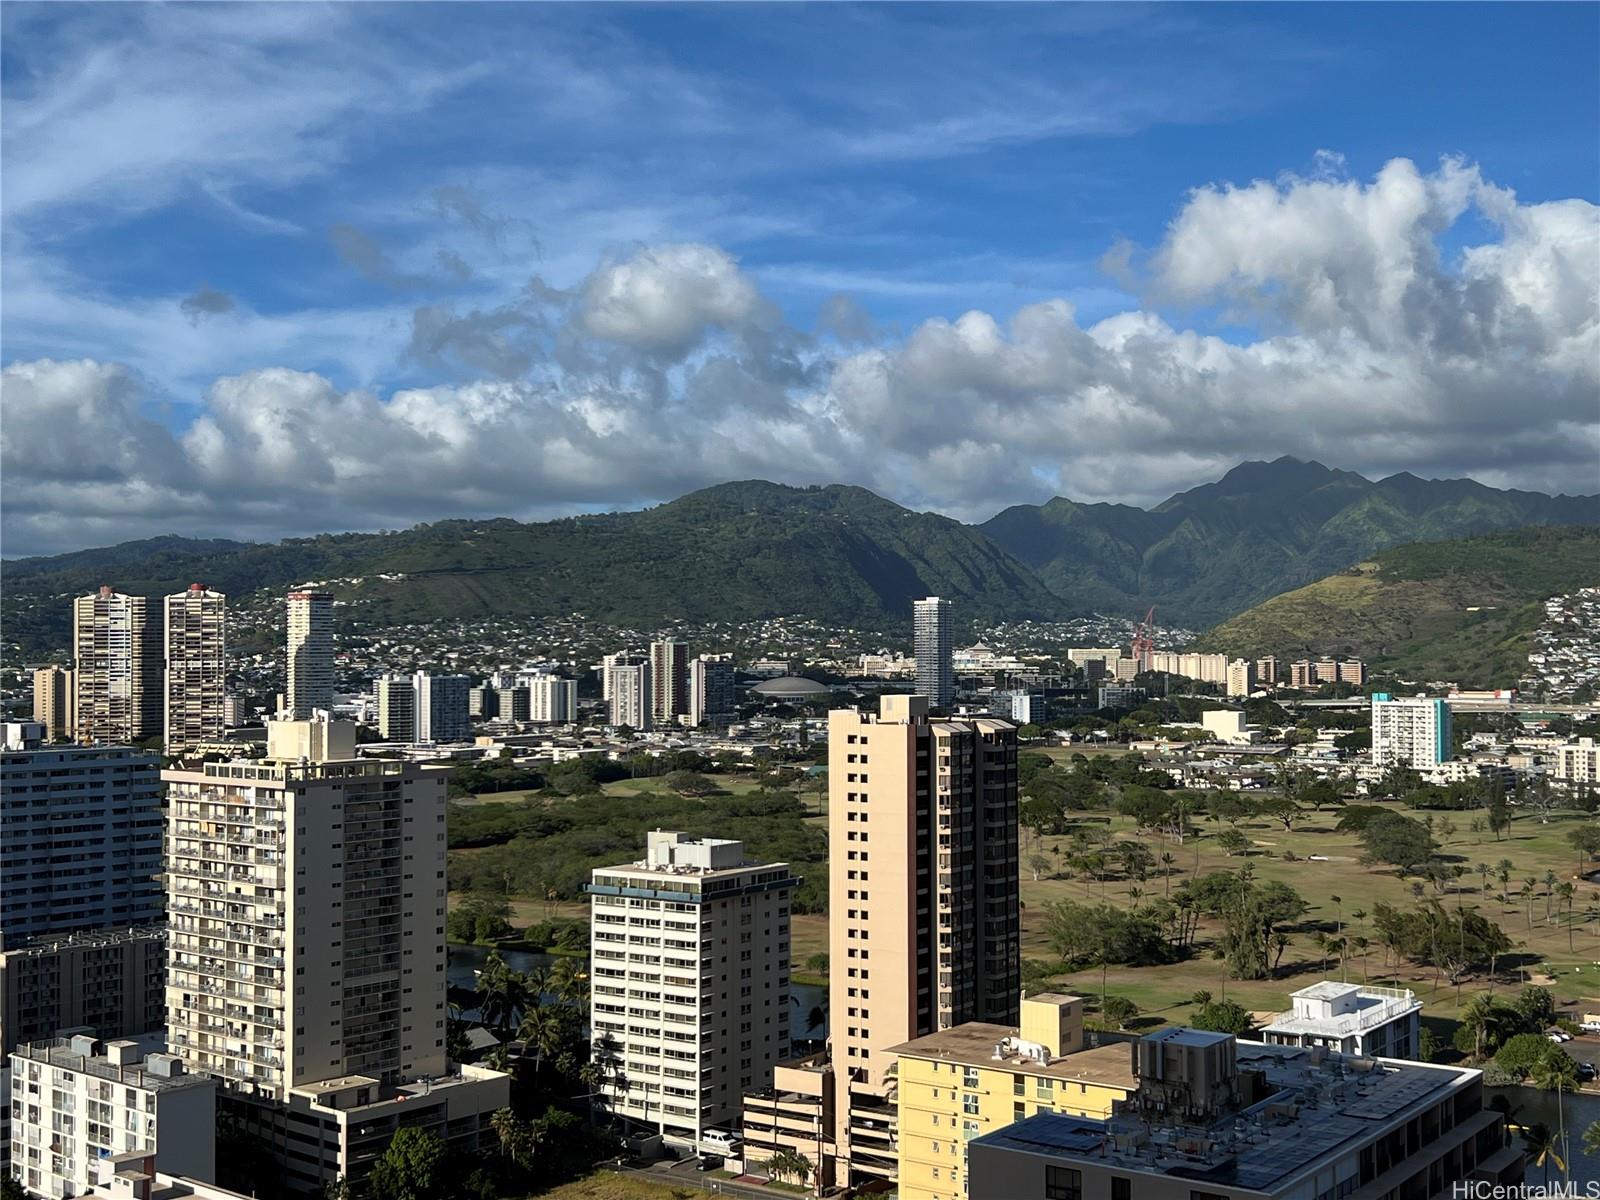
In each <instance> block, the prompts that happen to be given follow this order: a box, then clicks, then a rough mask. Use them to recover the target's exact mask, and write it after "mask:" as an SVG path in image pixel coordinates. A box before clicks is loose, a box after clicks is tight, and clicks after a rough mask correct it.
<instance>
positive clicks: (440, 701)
mask: <svg viewBox="0 0 1600 1200" xmlns="http://www.w3.org/2000/svg"><path fill="white" fill-rule="evenodd" d="M411 686H412V689H413V690H414V691H415V692H416V695H417V734H416V739H417V741H419V742H430V743H439V744H444V743H449V742H464V741H466V740H467V739H469V738H470V737H471V736H472V716H471V699H472V697H471V692H472V680H471V679H469V678H467V676H465V675H430V674H429V673H428V672H426V671H418V672H417V673H416V674H415V675H413V676H412V677H411Z"/></svg>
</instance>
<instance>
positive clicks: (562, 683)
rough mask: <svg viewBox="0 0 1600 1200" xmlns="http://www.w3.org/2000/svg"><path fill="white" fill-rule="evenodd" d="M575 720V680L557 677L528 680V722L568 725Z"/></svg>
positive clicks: (576, 696)
mask: <svg viewBox="0 0 1600 1200" xmlns="http://www.w3.org/2000/svg"><path fill="white" fill-rule="evenodd" d="M577 719H578V681H577V680H575V679H563V678H561V676H559V675H534V676H532V677H531V678H530V679H529V680H528V720H530V721H537V722H539V723H541V724H545V725H570V724H572V722H573V721H575V720H577Z"/></svg>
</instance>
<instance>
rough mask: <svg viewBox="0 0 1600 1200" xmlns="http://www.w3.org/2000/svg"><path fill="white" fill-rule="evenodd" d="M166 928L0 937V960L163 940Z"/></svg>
mask: <svg viewBox="0 0 1600 1200" xmlns="http://www.w3.org/2000/svg"><path fill="white" fill-rule="evenodd" d="M166 936H167V927H166V926H165V925H130V926H128V927H126V928H118V929H80V930H77V931H75V932H73V933H36V934H34V935H33V936H32V937H26V938H16V939H11V938H4V937H0V958H3V957H4V956H5V955H8V954H16V955H41V954H54V953H56V952H58V951H61V950H68V949H73V948H77V947H83V948H87V949H97V948H102V947H105V946H120V945H122V944H124V943H126V942H141V941H164V940H165V939H166Z"/></svg>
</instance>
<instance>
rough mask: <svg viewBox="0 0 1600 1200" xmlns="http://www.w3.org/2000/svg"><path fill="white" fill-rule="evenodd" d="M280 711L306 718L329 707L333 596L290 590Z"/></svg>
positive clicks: (331, 691) (295, 717) (331, 670)
mask: <svg viewBox="0 0 1600 1200" xmlns="http://www.w3.org/2000/svg"><path fill="white" fill-rule="evenodd" d="M288 616H289V633H288V661H287V666H286V673H285V679H284V690H283V707H284V714H285V715H286V716H289V717H291V718H294V719H296V720H302V721H303V720H306V719H307V718H309V717H310V716H311V714H312V713H313V712H316V711H317V710H318V709H322V710H328V709H331V708H332V707H333V597H332V596H330V595H328V593H326V592H290V593H289V596H288Z"/></svg>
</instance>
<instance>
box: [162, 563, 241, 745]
mask: <svg viewBox="0 0 1600 1200" xmlns="http://www.w3.org/2000/svg"><path fill="white" fill-rule="evenodd" d="M227 609H228V598H227V597H226V596H224V595H223V594H222V593H221V592H212V591H207V590H206V588H205V586H204V585H202V584H198V583H191V584H190V585H189V588H188V590H187V591H183V592H178V593H176V594H174V595H171V596H168V597H167V599H166V614H167V656H166V657H167V680H166V683H167V686H166V718H167V719H166V734H167V738H166V740H167V749H168V751H169V752H170V751H172V750H176V749H180V748H182V747H184V746H197V745H199V744H200V743H201V742H209V741H215V740H216V739H218V738H220V737H222V733H223V730H224V729H225V728H226V727H227V722H226V720H225V715H224V713H223V703H224V701H225V700H226V699H227V682H228V666H227V660H226V655H225V651H226V650H227V635H226V633H225V631H224V629H223V623H224V620H225V618H226V616H227Z"/></svg>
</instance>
